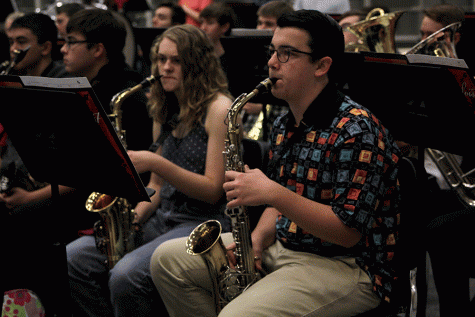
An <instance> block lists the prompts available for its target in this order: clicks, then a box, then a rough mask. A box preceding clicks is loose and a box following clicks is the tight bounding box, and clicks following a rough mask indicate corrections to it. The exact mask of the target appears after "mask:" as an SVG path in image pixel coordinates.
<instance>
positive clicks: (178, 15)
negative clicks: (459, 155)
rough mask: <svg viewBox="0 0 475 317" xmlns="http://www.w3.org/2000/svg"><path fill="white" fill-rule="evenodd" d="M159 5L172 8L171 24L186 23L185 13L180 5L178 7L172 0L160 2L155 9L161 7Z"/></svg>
mask: <svg viewBox="0 0 475 317" xmlns="http://www.w3.org/2000/svg"><path fill="white" fill-rule="evenodd" d="M161 7H167V8H170V9H171V10H172V24H173V25H178V24H185V23H186V13H185V11H184V10H183V8H182V7H180V6H179V5H178V4H176V3H175V2H173V1H165V2H162V3H160V4H159V5H158V6H157V8H156V9H158V8H161ZM156 9H155V10H156Z"/></svg>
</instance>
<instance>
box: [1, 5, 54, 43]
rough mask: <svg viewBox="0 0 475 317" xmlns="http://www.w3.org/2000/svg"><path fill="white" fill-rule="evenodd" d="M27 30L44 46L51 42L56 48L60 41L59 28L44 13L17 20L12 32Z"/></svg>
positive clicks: (14, 22) (11, 27)
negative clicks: (21, 29)
mask: <svg viewBox="0 0 475 317" xmlns="http://www.w3.org/2000/svg"><path fill="white" fill-rule="evenodd" d="M19 28H25V29H29V30H31V32H32V33H33V34H34V35H35V36H36V37H37V39H38V44H43V43H45V42H47V41H50V42H51V44H53V50H54V47H55V46H56V44H57V41H58V28H56V25H55V24H54V21H53V19H51V18H50V17H49V16H48V15H46V14H43V13H29V14H26V15H24V16H22V17H19V18H16V19H15V20H14V21H13V23H12V25H11V26H10V30H12V29H19Z"/></svg>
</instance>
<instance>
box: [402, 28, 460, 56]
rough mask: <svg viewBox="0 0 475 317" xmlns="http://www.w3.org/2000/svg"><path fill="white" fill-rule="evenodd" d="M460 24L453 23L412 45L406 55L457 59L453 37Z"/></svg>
mask: <svg viewBox="0 0 475 317" xmlns="http://www.w3.org/2000/svg"><path fill="white" fill-rule="evenodd" d="M461 26H462V22H455V23H452V24H449V25H447V26H446V27H443V28H442V29H440V30H438V31H437V32H435V33H433V34H431V35H430V36H428V37H427V38H426V39H424V40H422V41H420V42H419V43H417V44H416V45H414V46H413V47H412V48H411V49H409V51H407V52H406V54H423V55H432V56H438V57H451V58H457V52H456V51H455V43H454V36H455V33H457V31H458V29H459V28H460V27H461Z"/></svg>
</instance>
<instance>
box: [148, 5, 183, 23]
mask: <svg viewBox="0 0 475 317" xmlns="http://www.w3.org/2000/svg"><path fill="white" fill-rule="evenodd" d="M185 21H186V14H185V11H183V9H182V8H181V7H180V6H179V5H177V4H176V3H175V2H172V1H166V2H161V3H160V4H159V5H158V6H157V8H156V9H155V11H154V14H153V18H152V25H153V27H154V28H168V27H170V26H174V25H180V24H185Z"/></svg>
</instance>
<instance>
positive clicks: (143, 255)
mask: <svg viewBox="0 0 475 317" xmlns="http://www.w3.org/2000/svg"><path fill="white" fill-rule="evenodd" d="M197 225H199V223H195V222H191V223H182V224H175V225H173V226H170V224H168V223H163V221H161V220H160V219H159V218H158V217H157V216H154V217H152V218H151V219H150V220H149V221H148V222H147V223H146V225H144V227H143V230H144V242H143V245H142V246H140V247H139V248H137V249H135V250H134V251H132V252H130V253H128V254H127V255H125V256H124V257H123V258H122V259H121V260H120V261H119V262H118V263H117V264H116V265H115V266H114V268H113V269H112V270H110V271H109V269H108V267H107V265H106V264H105V260H106V256H105V255H104V254H102V253H101V252H100V251H99V250H98V249H97V248H96V244H95V238H94V237H93V236H84V237H81V238H79V239H77V240H75V241H73V242H71V243H70V244H68V245H67V247H66V252H67V259H68V274H69V283H70V288H71V297H72V300H73V301H74V304H75V305H74V306H75V308H76V309H77V311H75V315H74V316H97V317H107V316H116V317H121V316H128V317H130V316H152V314H154V315H156V313H161V314H160V316H162V315H163V313H165V312H166V310H165V309H164V308H162V311H158V312H155V311H156V310H157V308H158V307H156V306H155V305H154V304H156V303H161V299H160V296H159V294H158V292H157V290H156V288H155V286H154V284H153V282H152V278H151V274H150V259H151V257H152V254H153V252H154V251H155V249H156V248H157V247H158V246H159V245H160V244H162V243H163V242H165V241H167V240H170V239H174V238H178V237H186V236H188V235H189V234H190V233H191V231H193V229H194V228H195V227H196V226H197ZM183 248H185V246H184V245H183ZM154 310H155V311H154Z"/></svg>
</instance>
